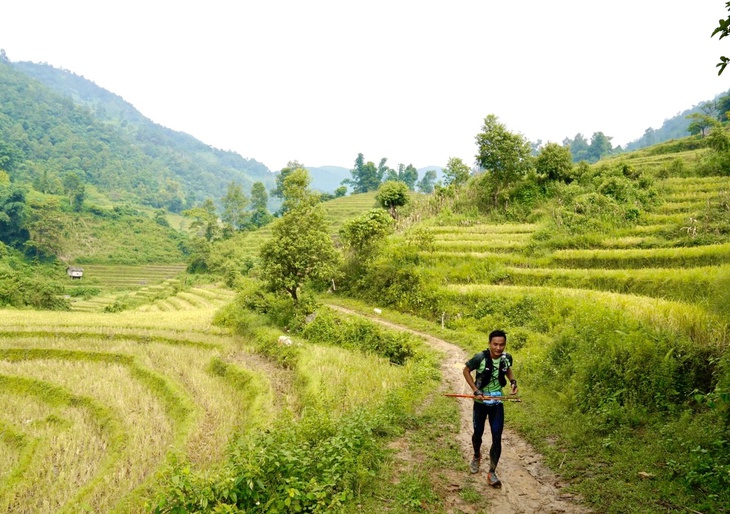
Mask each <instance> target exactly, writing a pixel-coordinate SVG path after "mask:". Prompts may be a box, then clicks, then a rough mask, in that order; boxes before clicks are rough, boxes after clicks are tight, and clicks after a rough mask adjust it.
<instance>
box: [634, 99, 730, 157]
mask: <svg viewBox="0 0 730 514" xmlns="http://www.w3.org/2000/svg"><path fill="white" fill-rule="evenodd" d="M728 95H730V90H728V91H726V92H724V93H720V94H719V95H717V96H715V98H714V99H712V100H707V101H704V102H700V103H698V104H697V105H695V106H693V107H690V108H689V109H685V110H684V111H682V112H680V113H679V114H676V115H675V116H673V117H671V118H667V119H666V120H664V123H662V126H661V127H659V128H657V129H655V128H652V127H649V128H647V129H646V130H645V131H644V135H643V136H641V137H640V138H638V139H635V140H634V141H631V142H629V143H627V144H626V148H624V150H626V151H629V152H631V151H634V150H639V149H641V148H647V147H649V146H653V145H655V144H658V143H662V142H664V141H669V140H670V139H682V138H684V137H687V135H688V134H689V132H688V128H689V125H690V123H692V120H691V119H689V118H687V116H689V115H690V114H694V113H699V114H709V115H713V116H714V115H717V114H719V112H718V111H721V110H722V109H724V108H725V106H727V99H726V97H727V96H728ZM723 99H724V100H723Z"/></svg>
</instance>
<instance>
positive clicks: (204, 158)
mask: <svg viewBox="0 0 730 514" xmlns="http://www.w3.org/2000/svg"><path fill="white" fill-rule="evenodd" d="M0 145H1V146H0V158H3V159H4V161H5V164H4V165H3V166H2V168H3V169H5V170H6V171H8V172H10V174H11V176H12V177H13V179H14V180H16V181H21V182H32V183H34V185H37V186H39V187H40V188H41V189H44V190H46V192H58V191H54V189H59V188H60V187H61V184H62V183H63V180H64V178H65V177H67V176H68V175H70V174H76V175H77V176H79V177H80V178H81V179H82V180H83V181H84V182H86V183H88V184H91V185H93V186H95V187H96V188H97V189H99V190H100V191H102V192H104V193H106V194H107V195H109V196H110V198H112V199H114V200H128V201H133V202H140V203H143V204H145V205H150V206H154V207H164V208H167V209H170V210H172V211H179V210H181V209H183V208H186V207H189V206H191V205H193V204H194V203H196V202H198V201H200V200H202V199H204V198H213V199H219V198H221V197H222V196H223V195H224V194H225V192H226V187H227V186H228V184H229V183H230V182H237V183H239V184H242V185H243V186H244V188H245V189H247V190H250V188H251V185H252V184H253V183H254V182H257V181H261V182H263V183H264V184H265V185H266V187H267V188H269V187H272V186H273V184H274V175H273V174H272V173H271V172H270V171H269V170H268V168H266V166H264V165H263V164H261V163H260V162H257V161H256V160H254V159H245V158H243V157H242V156H240V155H238V154H237V153H234V152H227V151H223V150H218V149H215V148H212V147H210V146H208V145H206V144H204V143H202V142H200V141H198V140H197V139H195V138H194V137H192V136H190V135H188V134H185V133H182V132H176V131H173V130H170V129H167V128H165V127H162V126H160V125H157V124H155V123H153V122H152V121H150V120H149V119H147V118H145V117H144V116H143V115H142V114H141V113H139V111H137V110H136V109H135V108H134V107H133V106H132V105H130V104H129V103H128V102H125V101H124V100H123V99H122V98H121V97H119V96H118V95H115V94H113V93H111V92H109V91H107V90H105V89H103V88H101V87H99V86H97V85H96V84H94V83H93V82H91V81H89V80H87V79H85V78H83V77H80V76H78V75H75V74H73V73H71V72H68V71H65V70H59V69H56V68H53V67H52V66H49V65H45V64H33V63H27V62H23V63H10V62H8V61H4V62H0Z"/></svg>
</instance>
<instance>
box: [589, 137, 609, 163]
mask: <svg viewBox="0 0 730 514" xmlns="http://www.w3.org/2000/svg"><path fill="white" fill-rule="evenodd" d="M611 139H613V138H612V137H608V136H607V135H606V134H604V133H603V132H594V133H593V135H592V136H591V145H590V146H589V147H588V155H589V158H588V160H589V161H590V162H596V161H598V160H600V158H601V157H603V156H604V155H606V154H608V153H610V152H611V150H613V146H612V145H611Z"/></svg>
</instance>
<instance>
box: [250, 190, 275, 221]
mask: <svg viewBox="0 0 730 514" xmlns="http://www.w3.org/2000/svg"><path fill="white" fill-rule="evenodd" d="M268 203H269V195H268V194H267V193H266V187H265V186H264V184H263V182H254V184H253V186H252V187H251V217H250V220H249V222H250V226H251V227H253V228H254V229H257V228H260V227H263V226H264V225H268V224H269V223H271V220H272V219H273V216H272V215H271V214H270V213H269V211H268V209H267V208H266V206H267V204H268Z"/></svg>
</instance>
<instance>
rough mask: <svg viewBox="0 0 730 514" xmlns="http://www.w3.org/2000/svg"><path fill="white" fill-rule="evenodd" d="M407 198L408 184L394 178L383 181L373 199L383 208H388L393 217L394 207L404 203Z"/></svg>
mask: <svg viewBox="0 0 730 514" xmlns="http://www.w3.org/2000/svg"><path fill="white" fill-rule="evenodd" d="M408 200H409V198H408V186H407V185H405V183H403V182H397V181H395V180H388V181H386V182H383V184H382V185H381V186H380V188H378V193H377V194H376V195H375V201H376V202H378V205H380V206H381V207H383V208H384V209H388V211H389V212H390V216H391V217H392V218H393V219H395V218H396V209H397V208H398V207H402V206H403V205H406V204H407V203H408Z"/></svg>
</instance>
